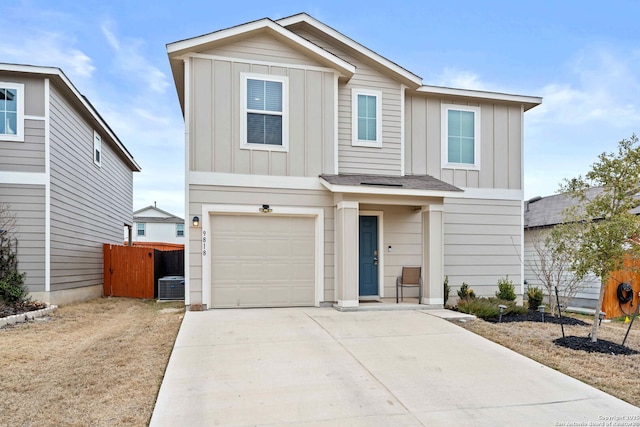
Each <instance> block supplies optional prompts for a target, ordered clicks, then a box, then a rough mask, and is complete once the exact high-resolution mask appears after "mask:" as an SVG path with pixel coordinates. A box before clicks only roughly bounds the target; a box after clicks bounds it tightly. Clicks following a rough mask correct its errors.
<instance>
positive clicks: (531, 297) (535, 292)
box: [527, 286, 544, 310]
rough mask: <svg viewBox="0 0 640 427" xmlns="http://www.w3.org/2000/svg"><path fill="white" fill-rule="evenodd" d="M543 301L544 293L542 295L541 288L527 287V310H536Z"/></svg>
mask: <svg viewBox="0 0 640 427" xmlns="http://www.w3.org/2000/svg"><path fill="white" fill-rule="evenodd" d="M543 299H544V293H542V288H539V287H538V286H529V287H528V288H527V300H528V301H527V305H528V306H529V310H535V309H537V308H538V306H539V305H540V304H542V300H543Z"/></svg>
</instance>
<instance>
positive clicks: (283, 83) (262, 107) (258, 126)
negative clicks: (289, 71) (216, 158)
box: [241, 73, 289, 151]
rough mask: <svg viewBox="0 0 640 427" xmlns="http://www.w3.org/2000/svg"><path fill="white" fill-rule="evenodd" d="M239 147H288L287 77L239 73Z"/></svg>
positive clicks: (265, 148)
mask: <svg viewBox="0 0 640 427" xmlns="http://www.w3.org/2000/svg"><path fill="white" fill-rule="evenodd" d="M241 76H242V79H241V80H242V91H241V92H242V117H243V118H242V121H241V123H242V132H241V133H242V148H250V149H258V150H274V151H286V150H287V149H288V127H289V122H288V111H287V109H288V108H287V107H288V105H287V103H288V102H287V99H288V79H287V77H282V76H271V75H269V76H264V75H257V74H248V73H243V74H242V75H241Z"/></svg>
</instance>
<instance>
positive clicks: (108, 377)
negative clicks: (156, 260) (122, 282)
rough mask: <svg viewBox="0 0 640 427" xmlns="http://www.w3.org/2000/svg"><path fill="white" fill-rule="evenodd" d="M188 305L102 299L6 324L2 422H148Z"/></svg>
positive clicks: (1, 350)
mask: <svg viewBox="0 0 640 427" xmlns="http://www.w3.org/2000/svg"><path fill="white" fill-rule="evenodd" d="M178 307H179V308H180V309H176V308H178ZM182 307H183V305H182V304H177V303H170V304H157V303H156V302H155V301H142V300H133V299H126V298H100V299H96V300H92V301H89V302H86V303H81V304H75V305H69V306H65V307H61V308H59V309H58V310H57V311H56V312H55V313H53V315H52V316H51V318H50V320H49V321H46V322H30V323H27V324H22V325H19V326H15V327H10V328H3V329H0V385H1V386H0V425H11V426H59V425H65V426H89V425H91V426H122V425H127V426H131V425H135V426H144V425H147V424H148V423H149V419H150V418H151V413H152V411H153V406H154V403H155V400H156V397H157V394H158V390H159V388H160V384H161V382H162V378H163V376H164V371H165V368H166V365H167V362H168V360H169V355H170V354H171V349H172V347H173V343H174V341H175V338H176V335H177V333H178V329H179V327H180V323H181V319H182V316H183V315H184V314H183V310H182ZM167 308H174V310H166V309H167Z"/></svg>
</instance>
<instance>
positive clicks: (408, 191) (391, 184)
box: [320, 174, 463, 198]
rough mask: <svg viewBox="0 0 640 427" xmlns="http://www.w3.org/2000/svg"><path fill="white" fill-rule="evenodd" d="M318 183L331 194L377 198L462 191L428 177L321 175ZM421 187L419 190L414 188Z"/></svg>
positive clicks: (453, 193)
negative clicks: (420, 181) (422, 180)
mask: <svg viewBox="0 0 640 427" xmlns="http://www.w3.org/2000/svg"><path fill="white" fill-rule="evenodd" d="M416 178H417V179H420V178H425V182H424V185H417V186H416V185H414V184H415V182H412V183H411V184H409V185H406V184H407V183H409V181H410V180H413V181H415V180H416ZM320 183H321V184H322V185H323V186H324V187H325V188H327V189H328V190H329V191H331V192H332V193H349V194H367V195H379V196H413V197H437V198H442V197H454V196H459V195H460V193H462V192H463V190H462V189H460V188H458V187H455V186H453V185H450V184H447V183H445V182H443V181H440V180H438V179H436V178H433V177H431V176H428V175H421V176H414V175H408V176H386V175H359V174H343V175H321V176H320ZM416 187H421V188H416Z"/></svg>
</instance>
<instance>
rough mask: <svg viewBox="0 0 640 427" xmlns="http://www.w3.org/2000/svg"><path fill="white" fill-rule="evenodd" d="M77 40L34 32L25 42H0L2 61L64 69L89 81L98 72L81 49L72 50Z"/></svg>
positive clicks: (71, 74)
mask: <svg viewBox="0 0 640 427" xmlns="http://www.w3.org/2000/svg"><path fill="white" fill-rule="evenodd" d="M73 44H74V40H73V39H72V38H70V37H68V36H66V35H65V34H62V33H56V32H44V31H35V32H33V33H31V34H30V35H29V36H28V37H24V38H23V42H22V43H20V44H16V43H15V40H7V39H0V57H1V58H2V61H3V62H14V63H19V64H27V65H42V66H54V67H58V68H62V69H63V70H64V72H65V73H66V74H67V75H69V77H70V78H71V79H74V78H90V77H91V76H92V75H93V72H94V71H95V67H94V65H93V61H92V60H91V58H90V57H89V56H88V55H87V54H85V53H84V52H82V51H81V50H79V49H76V48H74V47H70V46H72V45H73Z"/></svg>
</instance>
